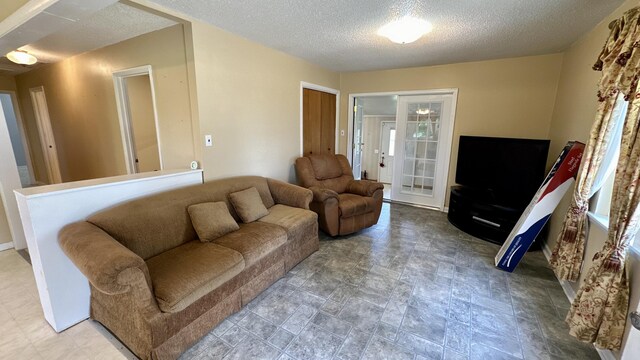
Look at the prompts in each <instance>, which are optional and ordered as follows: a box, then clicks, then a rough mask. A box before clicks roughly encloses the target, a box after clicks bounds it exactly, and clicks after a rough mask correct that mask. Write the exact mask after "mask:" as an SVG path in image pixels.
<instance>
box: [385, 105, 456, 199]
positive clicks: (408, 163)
mask: <svg viewBox="0 0 640 360" xmlns="http://www.w3.org/2000/svg"><path fill="white" fill-rule="evenodd" d="M452 123H453V94H449V95H419V96H400V97H399V98H398V116H397V119H396V129H397V135H396V136H397V138H396V163H397V164H399V165H401V166H398V168H397V169H396V171H395V174H394V181H393V183H392V190H391V198H392V200H399V201H405V202H410V203H416V204H420V205H427V206H434V207H438V208H442V207H443V206H444V196H445V191H443V190H444V189H445V188H446V181H447V175H448V168H449V164H448V162H449V159H448V157H449V152H450V147H451V137H452V133H451V130H452ZM399 156H401V157H399Z"/></svg>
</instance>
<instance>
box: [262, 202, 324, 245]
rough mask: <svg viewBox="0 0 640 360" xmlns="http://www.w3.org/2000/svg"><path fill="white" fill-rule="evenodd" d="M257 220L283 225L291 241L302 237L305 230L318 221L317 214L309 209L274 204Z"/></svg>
mask: <svg viewBox="0 0 640 360" xmlns="http://www.w3.org/2000/svg"><path fill="white" fill-rule="evenodd" d="M258 221H260V222H265V223H269V224H274V225H278V226H281V227H283V228H284V229H285V231H286V232H287V240H288V241H291V240H292V239H302V238H304V235H305V232H307V231H309V229H310V228H313V226H314V224H315V223H316V222H317V221H318V215H317V214H316V213H314V212H313V211H311V210H305V209H300V208H296V207H291V206H287V205H281V204H276V205H274V206H272V207H270V208H269V215H267V216H265V217H263V218H261V219H260V220H258Z"/></svg>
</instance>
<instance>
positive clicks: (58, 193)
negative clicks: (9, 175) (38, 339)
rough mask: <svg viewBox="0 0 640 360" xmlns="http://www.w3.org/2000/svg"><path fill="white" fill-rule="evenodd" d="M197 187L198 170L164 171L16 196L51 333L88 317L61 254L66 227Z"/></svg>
mask: <svg viewBox="0 0 640 360" xmlns="http://www.w3.org/2000/svg"><path fill="white" fill-rule="evenodd" d="M201 183H202V170H193V171H185V170H164V171H156V172H149V173H141V174H133V175H124V176H116V177H111V178H103V179H94V180H86V181H78V182H70V183H63V184H55V185H47V186H40V187H34V188H27V189H21V190H16V191H15V195H16V199H17V201H18V208H19V210H20V217H21V219H22V224H23V226H24V233H25V235H26V239H27V244H28V248H29V255H30V256H31V263H32V264H33V273H34V275H35V279H36V284H37V286H38V293H39V295H40V302H41V304H42V309H43V311H44V316H45V318H46V319H47V321H48V322H49V324H51V326H52V327H53V329H54V330H55V331H57V332H60V331H62V330H65V329H67V328H68V327H70V326H73V325H74V324H77V323H78V322H80V321H82V320H85V319H87V318H88V317H89V295H90V292H89V282H88V280H87V278H86V277H85V276H84V275H82V273H81V272H80V271H79V270H78V269H77V268H76V266H75V265H74V264H73V263H72V262H71V260H69V258H68V257H67V256H66V255H65V254H64V252H63V251H62V249H61V248H60V245H59V244H58V233H59V231H60V229H62V227H64V226H65V225H67V224H70V223H73V222H76V221H80V220H84V219H86V218H87V217H88V216H89V215H91V214H93V213H95V212H98V211H100V210H103V209H105V208H108V207H111V206H114V205H116V204H119V203H123V202H126V201H128V200H131V199H135V198H139V197H142V196H146V195H150V194H153V193H157V192H162V191H166V190H170V189H175V188H180V187H184V186H188V185H195V184H201Z"/></svg>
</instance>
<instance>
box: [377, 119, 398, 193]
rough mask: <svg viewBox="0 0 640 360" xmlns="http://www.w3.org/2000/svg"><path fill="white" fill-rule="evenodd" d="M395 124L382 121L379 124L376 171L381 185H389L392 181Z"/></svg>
mask: <svg viewBox="0 0 640 360" xmlns="http://www.w3.org/2000/svg"><path fill="white" fill-rule="evenodd" d="M395 143H396V123H395V121H383V122H381V123H380V165H379V166H380V169H379V170H378V174H379V179H378V181H379V182H381V183H387V184H391V181H392V179H393V159H394V157H395V156H394V155H395V151H396V149H395Z"/></svg>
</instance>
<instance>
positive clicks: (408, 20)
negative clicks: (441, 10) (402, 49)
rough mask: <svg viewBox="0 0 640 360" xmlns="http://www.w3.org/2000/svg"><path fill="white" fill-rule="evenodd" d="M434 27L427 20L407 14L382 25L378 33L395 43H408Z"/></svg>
mask: <svg viewBox="0 0 640 360" xmlns="http://www.w3.org/2000/svg"><path fill="white" fill-rule="evenodd" d="M432 29H433V25H431V23H430V22H428V21H426V20H422V19H417V18H414V17H410V16H405V17H403V18H402V19H400V20H396V21H394V22H390V23H388V24H387V25H385V26H383V27H381V28H380V29H379V30H378V35H381V36H384V37H387V38H389V40H391V41H393V42H394V43H398V44H408V43H412V42H414V41H416V40H418V39H420V37H422V35H424V34H426V33H428V32H430V31H431V30H432Z"/></svg>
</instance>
